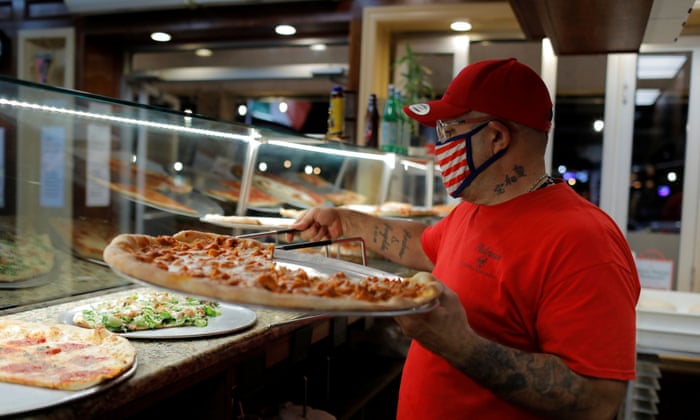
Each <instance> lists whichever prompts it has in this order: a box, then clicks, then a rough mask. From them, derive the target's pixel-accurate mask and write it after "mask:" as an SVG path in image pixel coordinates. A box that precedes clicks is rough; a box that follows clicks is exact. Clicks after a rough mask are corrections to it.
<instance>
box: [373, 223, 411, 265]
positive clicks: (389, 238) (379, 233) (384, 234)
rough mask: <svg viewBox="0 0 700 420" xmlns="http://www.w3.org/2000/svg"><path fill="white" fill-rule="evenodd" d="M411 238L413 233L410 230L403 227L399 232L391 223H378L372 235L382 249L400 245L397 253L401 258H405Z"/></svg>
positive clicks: (386, 249)
mask: <svg viewBox="0 0 700 420" xmlns="http://www.w3.org/2000/svg"><path fill="white" fill-rule="evenodd" d="M410 239H411V233H410V232H409V231H408V230H406V229H401V231H400V232H398V233H397V232H395V231H394V228H393V227H392V226H391V225H390V224H389V223H383V224H378V225H376V226H375V227H374V234H373V235H372V242H374V243H375V244H377V245H379V247H380V249H381V250H382V251H390V250H393V249H396V247H397V246H398V252H397V255H398V256H399V258H403V256H404V255H405V253H406V250H407V249H408V243H409V240H410Z"/></svg>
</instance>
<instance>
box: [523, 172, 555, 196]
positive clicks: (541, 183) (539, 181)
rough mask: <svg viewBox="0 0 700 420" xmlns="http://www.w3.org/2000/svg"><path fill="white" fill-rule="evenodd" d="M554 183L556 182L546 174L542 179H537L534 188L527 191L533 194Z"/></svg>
mask: <svg viewBox="0 0 700 420" xmlns="http://www.w3.org/2000/svg"><path fill="white" fill-rule="evenodd" d="M553 183H554V180H553V179H552V177H551V176H549V175H548V174H546V173H545V174H544V175H542V176H541V177H539V178H537V180H536V181H535V182H534V184H532V186H531V187H530V188H529V189H528V190H527V192H533V191H535V190H536V189H539V188H542V187H546V186H547V185H551V184H553Z"/></svg>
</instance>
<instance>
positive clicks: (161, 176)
mask: <svg viewBox="0 0 700 420" xmlns="http://www.w3.org/2000/svg"><path fill="white" fill-rule="evenodd" d="M109 166H110V170H111V172H112V175H113V177H112V179H123V180H125V181H128V182H130V183H133V184H138V180H139V177H143V182H144V186H145V187H146V188H150V189H155V190H161V191H166V192H174V193H178V194H185V193H188V192H191V191H192V184H191V183H189V182H188V181H186V180H185V179H183V178H182V177H172V176H170V175H168V174H165V173H161V172H156V171H154V170H151V169H147V168H142V167H139V166H138V165H136V164H134V163H127V162H123V161H122V160H120V159H116V158H112V159H110V160H109Z"/></svg>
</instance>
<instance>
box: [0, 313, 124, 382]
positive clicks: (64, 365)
mask: <svg viewBox="0 0 700 420" xmlns="http://www.w3.org/2000/svg"><path fill="white" fill-rule="evenodd" d="M0 354H2V357H1V358H0V382H9V383H14V384H21V385H27V386H35V387H42V388H51V389H60V390H71V391H74V390H82V389H87V388H90V387H93V386H96V385H99V384H101V383H103V382H105V381H108V380H111V379H114V378H117V377H119V376H121V375H123V374H125V373H126V372H128V371H129V370H130V369H131V368H132V367H133V366H134V365H135V363H136V349H135V348H134V347H133V346H132V345H131V343H129V341H128V340H127V339H126V338H124V337H120V336H118V335H117V334H113V333H111V332H109V331H107V330H106V329H105V328H97V329H94V330H86V329H84V328H79V327H76V326H72V325H65V324H57V325H45V324H41V323H37V322H27V321H21V320H14V319H2V320H0Z"/></svg>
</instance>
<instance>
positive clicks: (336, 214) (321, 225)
mask: <svg viewBox="0 0 700 420" xmlns="http://www.w3.org/2000/svg"><path fill="white" fill-rule="evenodd" d="M341 213H342V210H341V209H337V208H332V207H316V208H312V209H309V210H307V211H305V212H304V213H302V215H301V216H299V218H298V219H297V220H296V221H295V222H294V223H293V224H292V225H291V226H290V227H291V228H293V229H296V230H298V231H300V233H299V236H301V238H302V239H304V240H306V241H321V240H324V239H330V240H335V239H337V238H339V237H340V236H342V235H343V234H344V233H345V232H344V229H343V223H342V216H341ZM286 239H287V242H291V241H292V240H293V239H294V234H293V233H288V234H287V236H286Z"/></svg>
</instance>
